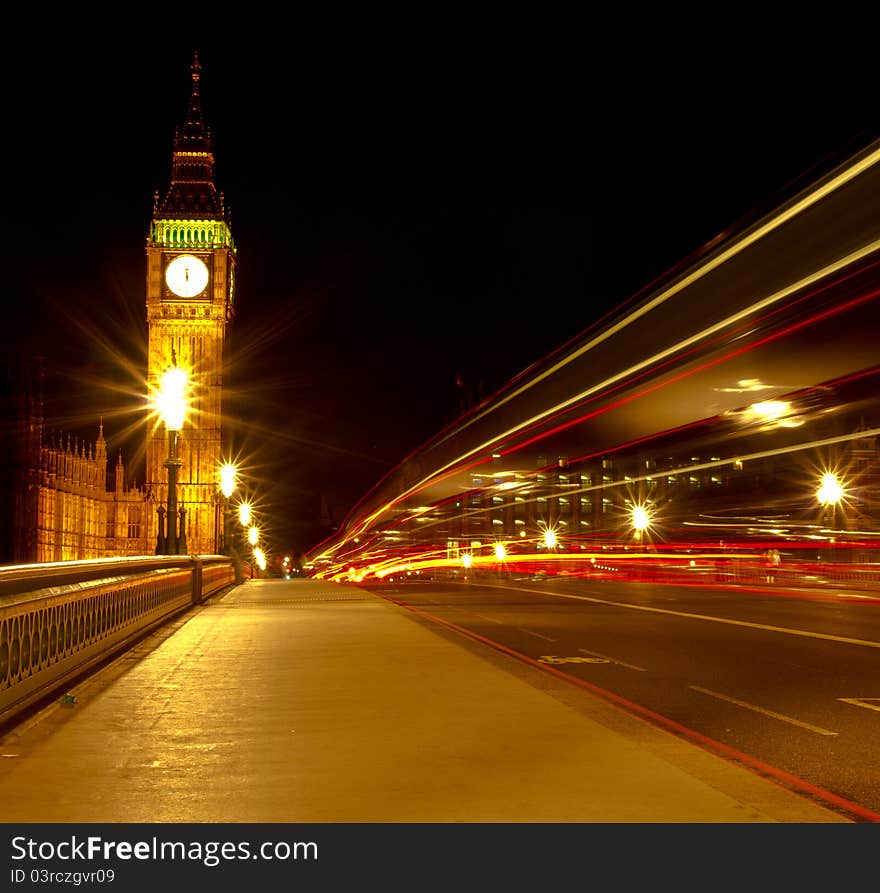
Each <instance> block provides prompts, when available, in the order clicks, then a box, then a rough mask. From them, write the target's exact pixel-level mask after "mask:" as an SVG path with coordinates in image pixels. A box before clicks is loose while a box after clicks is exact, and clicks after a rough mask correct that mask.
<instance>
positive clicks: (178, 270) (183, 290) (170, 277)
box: [165, 254, 208, 298]
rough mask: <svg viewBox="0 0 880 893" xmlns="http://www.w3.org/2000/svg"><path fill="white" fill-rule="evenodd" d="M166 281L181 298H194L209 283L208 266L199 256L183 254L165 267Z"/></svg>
mask: <svg viewBox="0 0 880 893" xmlns="http://www.w3.org/2000/svg"><path fill="white" fill-rule="evenodd" d="M165 282H166V283H167V284H168V288H170V289H171V291H173V292H174V294H176V295H177V296H178V297H179V298H194V297H195V296H196V295H200V294H201V293H202V292H203V291H204V290H205V287H206V286H207V285H208V268H207V267H206V266H205V264H204V262H203V261H201V260H199V259H198V258H197V257H193V255H191V254H181V255H180V257H175V258H174V260H173V261H171V263H170V264H168V266H167V268H166V269H165Z"/></svg>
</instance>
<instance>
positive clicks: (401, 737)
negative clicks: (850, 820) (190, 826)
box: [0, 580, 845, 823]
mask: <svg viewBox="0 0 880 893" xmlns="http://www.w3.org/2000/svg"><path fill="white" fill-rule="evenodd" d="M74 693H75V694H76V695H77V704H76V706H74V707H72V708H65V707H61V706H57V707H52V708H49V709H48V710H47V711H44V713H43V714H41V715H40V717H38V718H37V719H35V720H33V721H31V723H30V724H29V725H26V726H25V727H23V728H21V729H19V730H16V732H14V733H11V734H9V735H7V736H6V738H4V739H3V740H2V741H0V755H2V759H0V803H2V804H3V807H2V812H3V821H4V822H701V823H702V822H843V821H845V819H843V818H842V817H840V816H838V815H837V814H835V813H833V812H830V811H828V810H825V809H823V808H822V807H820V806H818V805H816V804H814V803H812V802H810V801H808V800H807V799H805V798H803V797H801V796H799V795H797V794H794V793H791V792H789V791H786V790H785V789H783V788H782V787H780V786H778V785H776V784H775V783H773V782H771V781H768V780H765V779H762V778H760V777H758V776H757V775H755V774H753V773H751V772H750V771H748V770H745V769H742V768H740V767H737V766H734V765H732V764H730V763H728V762H726V761H724V760H722V759H720V758H717V757H715V756H713V755H711V754H708V753H707V752H705V751H703V750H701V749H700V748H698V747H696V746H694V745H691V744H689V743H687V742H684V741H682V740H680V739H678V738H676V737H674V736H672V735H670V734H668V733H666V732H663V731H661V730H659V729H656V728H654V727H653V726H650V725H649V724H647V723H645V722H643V721H641V720H638V719H636V718H634V717H631V716H628V715H627V714H625V713H623V712H621V711H619V710H617V709H616V708H614V707H612V706H610V705H608V704H605V703H603V702H601V701H599V700H597V699H594V698H592V697H590V696H589V695H588V694H585V693H583V692H581V691H576V690H574V689H573V688H571V687H569V686H567V685H566V684H565V683H564V682H562V681H560V680H556V679H553V678H552V677H550V676H546V675H545V674H542V673H540V672H539V671H536V670H535V669H533V668H529V667H526V666H524V665H523V664H520V663H519V662H518V661H516V660H515V659H513V658H510V657H507V656H505V655H502V654H499V653H497V652H494V651H492V650H491V649H488V648H485V647H484V646H481V645H478V644H475V643H472V642H469V641H468V640H466V639H464V638H460V637H457V636H456V635H455V634H454V633H451V632H448V631H445V630H443V629H442V628H440V627H437V626H435V625H432V624H430V623H429V622H428V621H425V620H423V619H420V618H419V617H417V616H416V615H414V614H412V613H411V612H408V611H406V610H405V609H404V608H400V607H398V606H396V605H393V604H391V603H389V602H387V601H385V600H383V599H381V598H380V597H378V596H375V595H372V594H370V593H368V592H366V591H364V590H361V589H358V588H355V587H350V586H341V585H334V584H330V583H316V582H314V581H311V580H297V581H281V580H271V581H269V580H255V581H249V582H248V583H246V584H244V585H243V586H240V587H237V588H236V589H234V590H232V591H230V592H229V593H228V594H226V595H225V596H223V597H222V598H219V599H215V600H213V601H212V602H210V603H208V604H206V605H204V606H201V607H199V608H196V609H194V610H193V611H192V612H190V613H188V614H187V615H185V617H183V618H181V619H179V620H177V621H175V622H174V623H173V624H171V626H170V627H169V628H166V629H163V630H162V631H160V632H159V633H158V634H156V635H154V636H153V637H151V638H150V639H149V640H147V641H146V642H144V643H142V644H141V645H139V646H138V647H137V648H135V649H134V650H133V651H132V652H130V653H129V654H127V655H125V656H124V657H122V658H120V659H119V660H117V661H116V662H114V663H113V664H112V665H111V666H110V667H108V668H106V669H105V670H103V671H102V672H101V673H99V674H98V675H97V676H95V677H93V678H92V679H90V680H89V681H87V682H86V683H84V684H83V685H81V686H79V688H77V689H75V690H74Z"/></svg>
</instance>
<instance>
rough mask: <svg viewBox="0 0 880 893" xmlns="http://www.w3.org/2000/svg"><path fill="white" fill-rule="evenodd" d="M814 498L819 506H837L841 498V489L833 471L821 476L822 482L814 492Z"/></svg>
mask: <svg viewBox="0 0 880 893" xmlns="http://www.w3.org/2000/svg"><path fill="white" fill-rule="evenodd" d="M816 498H817V499H818V500H819V502H820V504H821V505H837V503H838V502H840V500H841V499H842V498H843V487H842V486H841V483H840V481H839V480H838V479H837V475H836V474H834V472H833V471H828V472H826V473H825V474H823V475H822V481H821V483H820V486H819V489H818V490H817V491H816Z"/></svg>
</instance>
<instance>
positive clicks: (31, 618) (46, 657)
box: [0, 556, 236, 722]
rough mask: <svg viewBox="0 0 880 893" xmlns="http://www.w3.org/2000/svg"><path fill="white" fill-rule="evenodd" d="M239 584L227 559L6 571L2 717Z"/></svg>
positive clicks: (2, 583) (0, 593) (0, 642)
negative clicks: (188, 610) (157, 627)
mask: <svg viewBox="0 0 880 893" xmlns="http://www.w3.org/2000/svg"><path fill="white" fill-rule="evenodd" d="M235 582H236V573H235V567H234V564H233V562H232V560H231V559H230V558H228V557H225V556H191V557H188V556H168V557H156V558H152V557H149V558H147V557H135V558H118V559H112V560H104V559H97V560H91V561H66V562H57V563H52V564H38V565H37V564H35V565H23V566H19V567H8V568H0V722H7V721H8V720H10V719H11V718H12V717H13V716H15V715H16V714H18V713H20V712H21V711H23V710H25V709H26V708H28V707H30V706H32V705H33V704H34V703H36V702H37V701H39V700H41V699H42V698H44V697H46V696H48V695H49V694H50V693H52V692H53V691H54V690H55V689H56V688H59V687H60V686H62V685H63V684H65V683H66V682H68V681H69V680H70V679H72V678H74V677H75V676H78V675H79V674H81V673H83V672H84V671H86V670H88V669H89V668H91V667H92V666H94V665H95V664H97V663H98V662H99V661H102V660H104V659H106V658H107V657H108V656H110V655H111V654H113V653H114V652H116V651H119V650H121V649H122V648H124V647H126V646H127V645H129V644H130V643H131V642H132V641H134V640H135V639H137V638H139V637H140V636H142V635H143V634H144V633H145V632H147V631H149V630H150V629H152V628H154V627H156V626H158V625H159V624H161V623H163V622H164V621H166V620H168V619H169V618H170V617H172V616H173V615H175V614H177V613H179V612H181V611H183V610H185V609H186V608H189V607H191V606H192V605H194V604H199V603H200V602H203V601H204V600H205V599H206V598H208V597H209V596H211V595H214V594H215V593H217V592H219V591H221V590H222V589H224V588H226V587H227V586H231V585H232V584H233V583H235Z"/></svg>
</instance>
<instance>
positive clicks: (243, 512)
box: [238, 502, 252, 527]
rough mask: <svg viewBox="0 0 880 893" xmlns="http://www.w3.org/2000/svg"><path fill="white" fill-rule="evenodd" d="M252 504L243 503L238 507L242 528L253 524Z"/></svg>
mask: <svg viewBox="0 0 880 893" xmlns="http://www.w3.org/2000/svg"><path fill="white" fill-rule="evenodd" d="M251 516H252V512H251V504H250V503H249V502H243V503H242V504H241V505H240V506H239V507H238V521H239V523H240V524H241V526H242V527H247V526H248V525H249V524H250V523H251Z"/></svg>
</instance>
